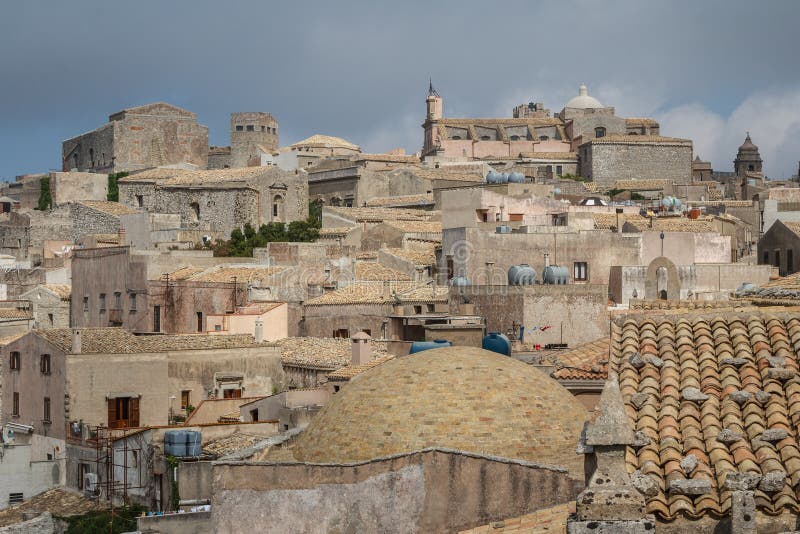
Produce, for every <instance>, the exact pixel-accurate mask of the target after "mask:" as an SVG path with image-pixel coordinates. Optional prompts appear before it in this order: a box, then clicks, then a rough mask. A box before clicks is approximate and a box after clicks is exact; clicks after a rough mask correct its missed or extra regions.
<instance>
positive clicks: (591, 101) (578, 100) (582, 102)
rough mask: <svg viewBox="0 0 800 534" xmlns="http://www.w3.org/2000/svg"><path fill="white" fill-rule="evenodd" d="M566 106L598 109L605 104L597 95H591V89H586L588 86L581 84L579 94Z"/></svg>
mask: <svg viewBox="0 0 800 534" xmlns="http://www.w3.org/2000/svg"><path fill="white" fill-rule="evenodd" d="M564 107H565V108H576V109H598V108H602V107H603V104H601V103H600V101H599V100H597V99H596V98H595V97H593V96H589V91H588V90H587V89H586V86H585V85H583V84H581V86H580V88H579V89H578V96H574V97H572V98H571V99H570V101H569V102H567V105H566V106H564Z"/></svg>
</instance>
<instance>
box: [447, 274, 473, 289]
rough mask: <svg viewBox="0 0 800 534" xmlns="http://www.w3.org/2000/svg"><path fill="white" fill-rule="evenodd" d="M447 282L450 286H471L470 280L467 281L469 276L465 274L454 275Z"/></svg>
mask: <svg viewBox="0 0 800 534" xmlns="http://www.w3.org/2000/svg"><path fill="white" fill-rule="evenodd" d="M449 284H450V285H451V286H459V287H460V286H471V285H472V282H470V281H469V278H467V277H466V276H455V277H453V278H451V279H450V282H449Z"/></svg>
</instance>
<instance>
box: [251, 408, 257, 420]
mask: <svg viewBox="0 0 800 534" xmlns="http://www.w3.org/2000/svg"><path fill="white" fill-rule="evenodd" d="M250 418H251V419H252V420H253V422H254V423H255V422H256V421H258V408H256V409H255V410H250Z"/></svg>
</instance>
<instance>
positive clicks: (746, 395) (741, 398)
mask: <svg viewBox="0 0 800 534" xmlns="http://www.w3.org/2000/svg"><path fill="white" fill-rule="evenodd" d="M752 397H753V395H752V393H750V392H749V391H734V392H732V393H730V394H729V395H728V398H729V399H731V400H732V401H733V402H735V403H736V404H738V405H740V406H741V405H742V404H744V403H746V402H747V401H749V400H750V399H751V398H752Z"/></svg>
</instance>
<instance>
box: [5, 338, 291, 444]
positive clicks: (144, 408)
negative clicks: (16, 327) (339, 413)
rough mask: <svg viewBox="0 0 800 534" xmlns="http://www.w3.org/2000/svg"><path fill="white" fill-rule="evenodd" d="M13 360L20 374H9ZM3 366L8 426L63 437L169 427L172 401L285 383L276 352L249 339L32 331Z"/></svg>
mask: <svg viewBox="0 0 800 534" xmlns="http://www.w3.org/2000/svg"><path fill="white" fill-rule="evenodd" d="M15 362H18V364H17V365H18V366H19V369H18V370H17V369H11V367H13V366H14V363H15ZM2 365H3V376H8V377H12V379H11V380H8V381H5V382H4V387H3V391H2V421H3V423H5V422H6V421H8V420H11V419H12V417H13V419H14V420H16V421H18V422H24V423H25V424H31V425H33V426H34V427H35V429H36V433H38V434H44V435H49V436H53V437H61V438H62V439H63V437H64V436H65V435H66V432H67V429H66V423H67V422H73V421H75V422H77V421H81V422H82V424H86V425H90V426H92V425H104V426H108V427H110V428H127V427H139V426H152V425H165V424H167V422H168V418H169V415H170V411H171V410H179V409H180V406H178V405H174V406H170V397H171V396H172V397H173V398H177V399H182V398H188V399H189V402H190V403H198V402H200V401H201V400H202V399H205V398H208V397H235V396H243V394H246V395H250V394H268V393H271V392H272V389H273V388H274V387H277V388H280V387H281V386H282V384H283V371H282V369H281V366H280V354H279V350H278V348H277V347H275V346H273V345H270V344H265V343H256V342H255V341H254V339H253V337H252V336H249V335H246V336H242V335H239V336H226V335H214V336H134V335H132V334H130V333H129V332H127V331H125V330H123V329H121V328H86V329H74V330H70V329H58V328H55V329H47V330H34V331H32V332H30V333H28V334H26V335H24V336H22V337H20V338H19V339H16V340H14V341H12V342H10V343H9V344H8V345H6V346H5V347H3V349H2ZM43 399H45V400H44V401H43ZM48 399H49V400H48ZM43 411H44V412H43ZM48 411H49V413H48ZM15 413H16V414H18V415H16V416H15V415H14V414H15ZM43 413H44V417H43V416H42V414H43Z"/></svg>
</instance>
